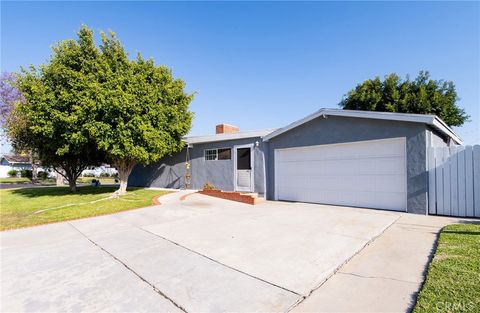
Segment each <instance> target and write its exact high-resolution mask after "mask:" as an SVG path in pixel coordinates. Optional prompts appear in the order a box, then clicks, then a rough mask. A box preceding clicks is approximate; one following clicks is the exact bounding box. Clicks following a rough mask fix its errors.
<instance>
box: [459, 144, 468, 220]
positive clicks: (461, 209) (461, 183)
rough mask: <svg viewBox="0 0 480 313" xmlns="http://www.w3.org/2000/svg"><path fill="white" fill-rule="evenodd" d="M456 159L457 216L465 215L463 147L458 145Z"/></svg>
mask: <svg viewBox="0 0 480 313" xmlns="http://www.w3.org/2000/svg"><path fill="white" fill-rule="evenodd" d="M457 161H458V169H457V174H458V216H463V217H464V216H467V211H466V206H465V202H466V190H465V185H466V177H465V174H466V173H465V147H464V146H458V152H457Z"/></svg>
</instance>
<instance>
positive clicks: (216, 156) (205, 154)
mask: <svg viewBox="0 0 480 313" xmlns="http://www.w3.org/2000/svg"><path fill="white" fill-rule="evenodd" d="M223 149H229V150H230V159H227V160H219V159H218V150H223ZM207 150H208V151H212V150H215V152H216V154H215V159H211V160H207V159H206V156H207ZM203 160H204V161H231V160H232V148H231V147H224V148H214V149H203Z"/></svg>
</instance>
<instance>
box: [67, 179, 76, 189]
mask: <svg viewBox="0 0 480 313" xmlns="http://www.w3.org/2000/svg"><path fill="white" fill-rule="evenodd" d="M68 187H69V188H70V192H77V182H76V179H70V178H69V179H68Z"/></svg>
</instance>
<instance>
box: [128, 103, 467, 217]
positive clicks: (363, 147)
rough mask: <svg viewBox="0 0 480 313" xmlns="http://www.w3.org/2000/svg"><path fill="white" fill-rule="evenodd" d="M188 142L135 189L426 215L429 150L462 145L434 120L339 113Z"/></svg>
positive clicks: (137, 173)
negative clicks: (215, 191) (208, 186)
mask: <svg viewBox="0 0 480 313" xmlns="http://www.w3.org/2000/svg"><path fill="white" fill-rule="evenodd" d="M185 142H186V146H187V147H186V148H185V149H184V150H182V151H181V152H179V153H176V154H174V155H172V156H169V157H165V158H163V159H161V160H160V161H159V162H157V163H155V164H151V165H149V166H146V167H144V166H142V165H138V166H136V167H135V168H134V170H133V172H132V174H131V175H130V179H129V184H130V185H131V186H152V187H169V188H185V187H188V188H192V189H201V188H202V187H203V185H204V184H205V183H206V182H210V183H212V184H213V185H215V186H216V187H217V188H219V189H222V190H228V191H233V190H235V191H244V192H257V193H259V194H261V195H263V196H264V197H266V198H267V199H271V200H286V201H301V202H311V203H325V204H334V205H346V206H355V207H367V208H380V209H387V210H395V211H406V212H413V213H421V214H425V213H426V210H427V201H428V200H427V198H428V194H427V193H428V175H427V168H428V166H427V160H428V158H427V148H428V147H441V146H450V145H459V144H462V141H461V140H460V138H459V137H458V136H457V135H456V134H455V133H454V132H453V131H452V130H451V129H450V128H449V127H448V126H447V125H446V124H445V123H444V122H443V121H442V120H440V119H439V118H438V117H436V116H434V115H421V114H404V113H385V112H367V111H351V110H339V109H321V110H319V111H317V112H315V113H313V114H311V115H309V116H307V117H305V118H303V119H301V120H299V121H296V122H294V123H292V124H290V125H287V126H285V127H283V128H280V129H276V130H272V129H270V130H264V131H256V132H238V128H235V127H232V126H230V125H226V124H222V125H218V126H217V128H216V134H215V135H210V136H198V137H186V138H185ZM186 162H189V164H190V166H189V169H188V170H187V167H186ZM186 176H191V178H190V177H186Z"/></svg>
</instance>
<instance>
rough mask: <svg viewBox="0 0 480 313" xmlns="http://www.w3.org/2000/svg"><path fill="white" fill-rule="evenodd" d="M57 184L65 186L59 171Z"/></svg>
mask: <svg viewBox="0 0 480 313" xmlns="http://www.w3.org/2000/svg"><path fill="white" fill-rule="evenodd" d="M57 186H65V184H64V183H63V176H62V175H60V174H59V173H57Z"/></svg>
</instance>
